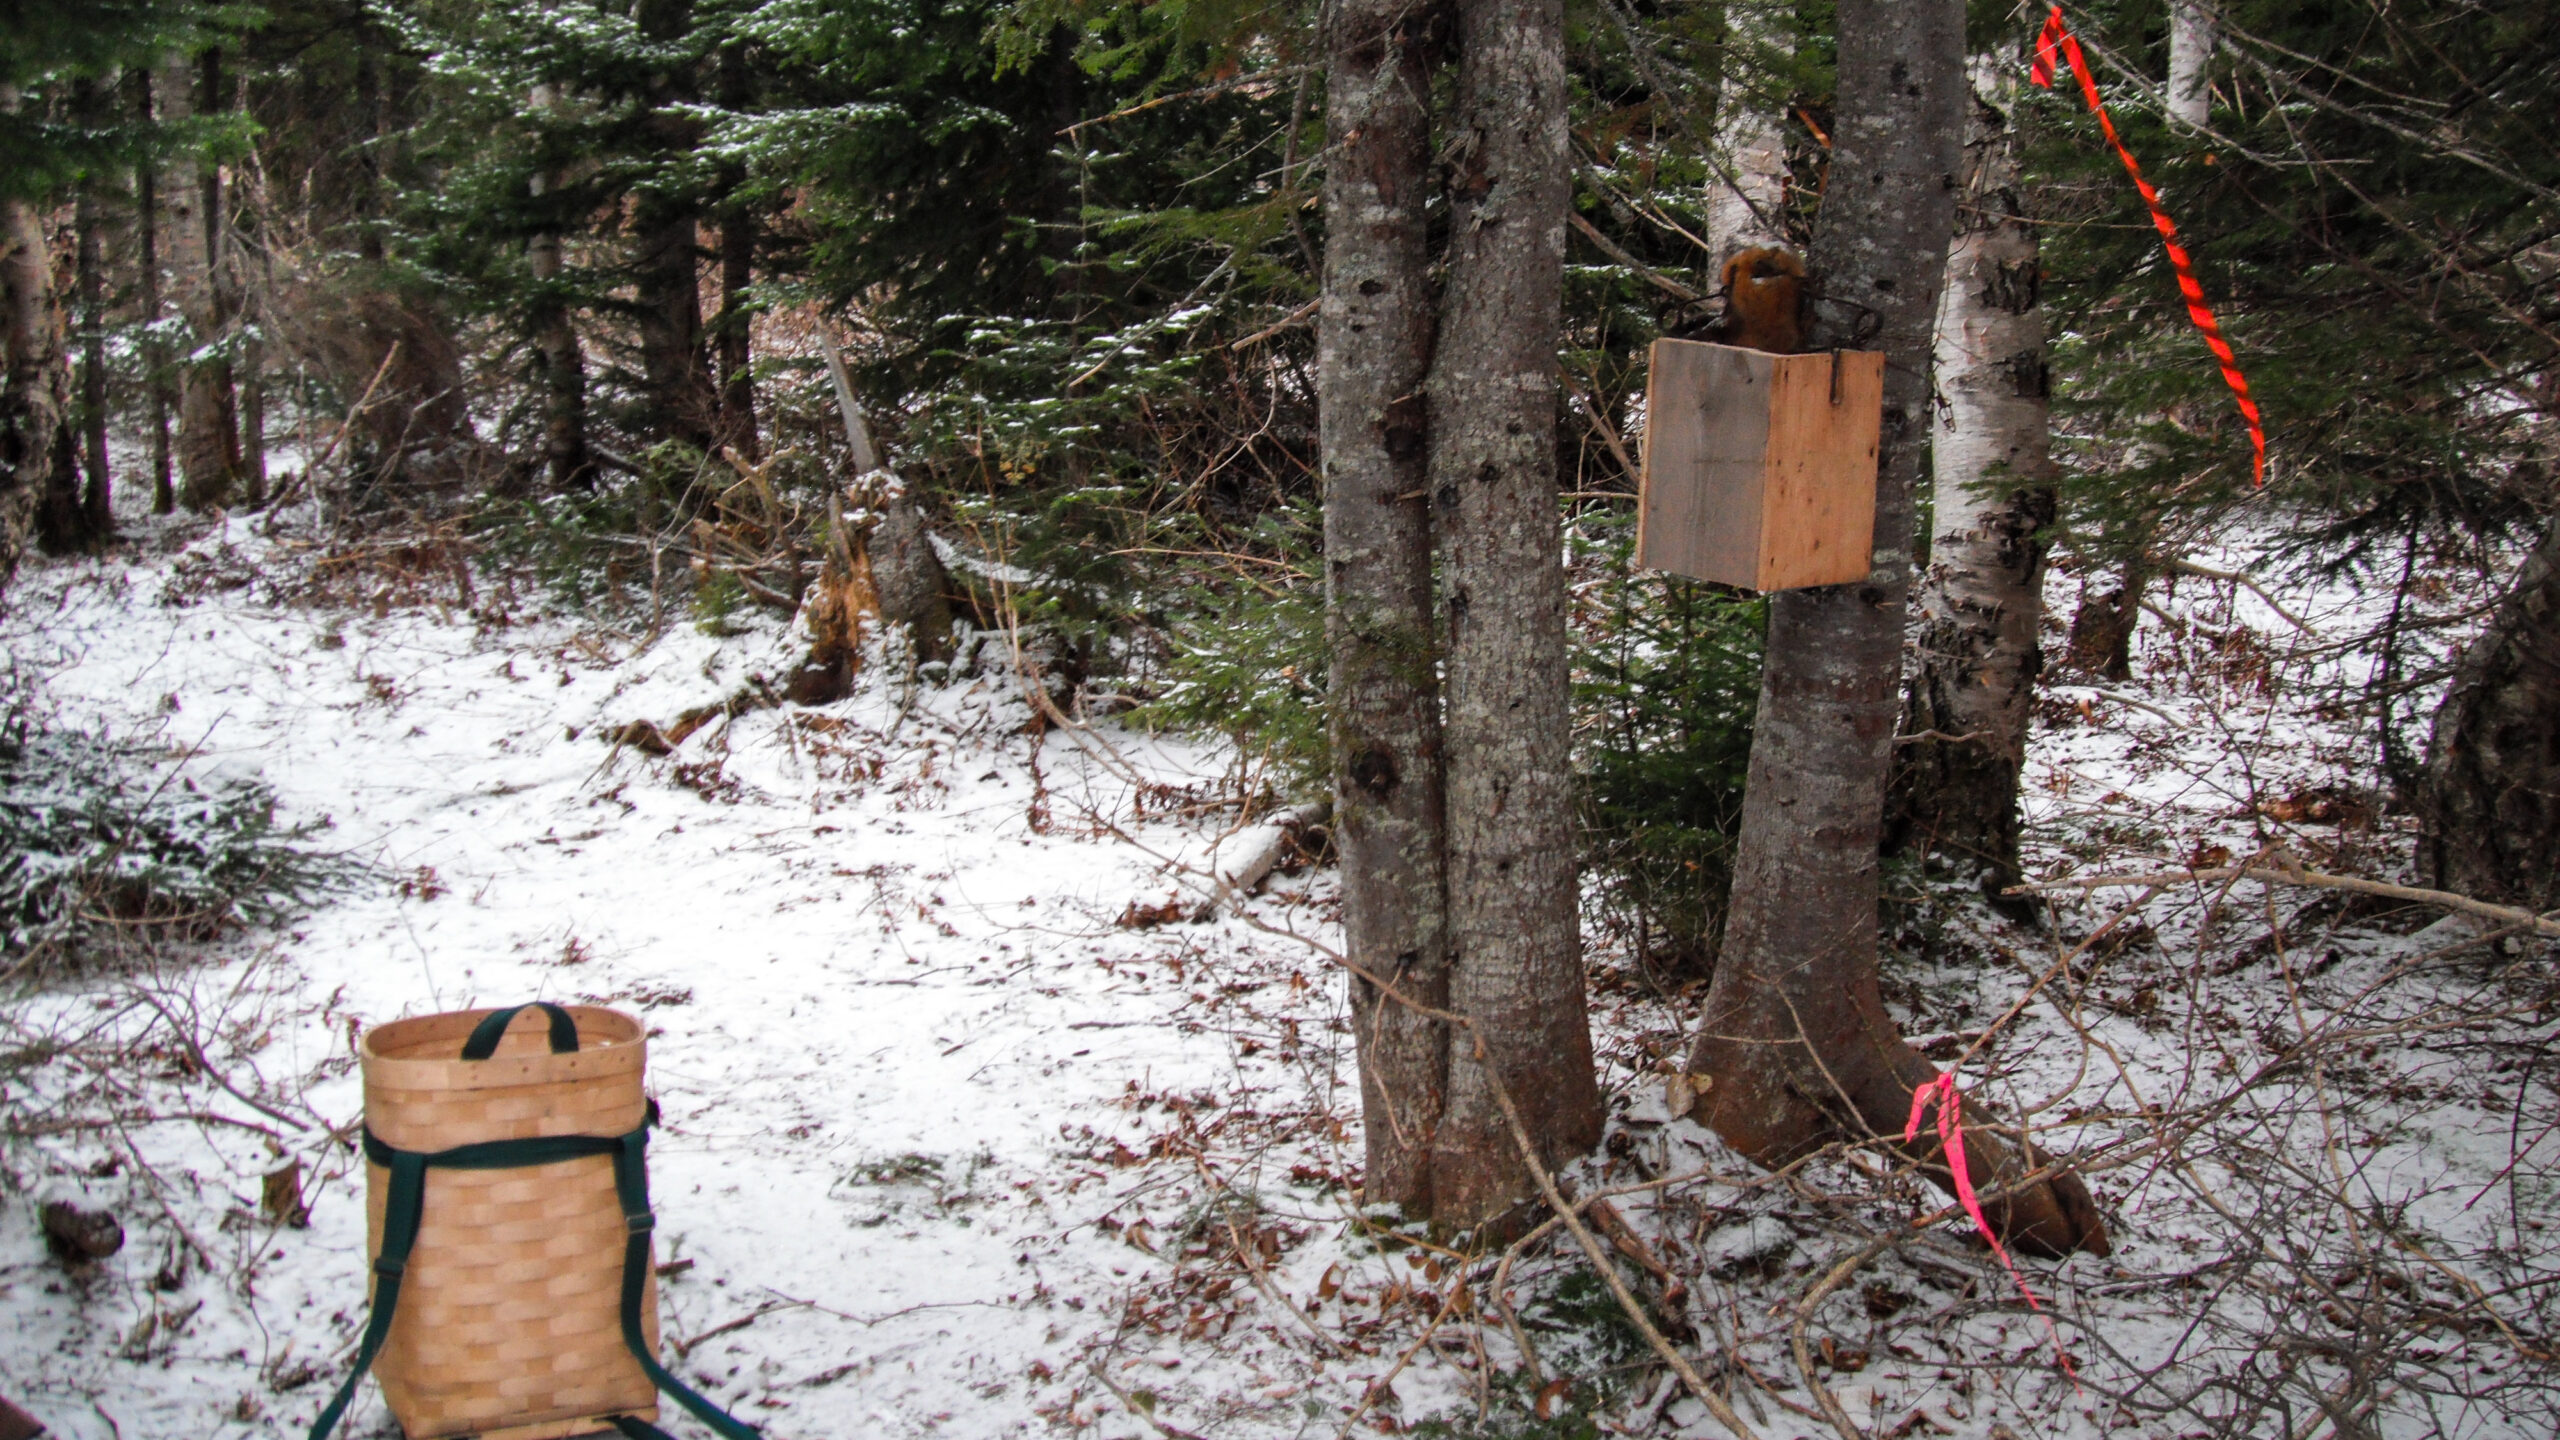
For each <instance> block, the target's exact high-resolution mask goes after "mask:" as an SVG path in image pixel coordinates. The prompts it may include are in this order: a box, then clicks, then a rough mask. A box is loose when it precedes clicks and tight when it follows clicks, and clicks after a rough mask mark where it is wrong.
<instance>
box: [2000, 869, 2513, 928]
mask: <svg viewBox="0 0 2560 1440" xmlns="http://www.w3.org/2000/svg"><path fill="white" fill-rule="evenodd" d="M2274 861H2275V863H2273V864H2269V865H2222V866H2216V867H2213V868H2210V869H2204V870H2193V869H2189V870H2154V871H2149V872H2146V873H2142V874H2134V875H2087V876H2079V877H2075V878H2072V879H2068V880H2036V881H2030V882H2028V883H2027V884H2024V885H2012V886H2010V887H2009V889H2008V892H2007V893H2009V894H2011V895H2027V894H2049V893H2052V892H2055V891H2064V890H2131V889H2137V888H2145V889H2148V888H2157V887H2161V886H2169V885H2188V884H2199V885H2200V884H2205V883H2207V882H2210V881H2217V880H2258V881H2263V882H2266V883H2268V884H2275V885H2301V886H2305V887H2307V888H2310V889H2315V890H2345V891H2349V892H2351V893H2353V894H2357V895H2379V896H2381V897H2383V898H2385V899H2390V900H2407V901H2410V902H2412V903H2415V904H2419V905H2433V906H2436V907H2437V908H2439V909H2443V910H2458V911H2460V912H2462V913H2463V914H2466V915H2477V916H2480V917H2481V918H2482V919H2486V920H2495V921H2497V922H2498V923H2500V924H2502V925H2510V926H2513V927H2515V928H2516V929H2517V930H2520V931H2530V932H2532V933H2533V934H2536V935H2542V936H2549V937H2553V938H2560V915H2536V914H2535V913H2533V912H2532V911H2530V910H2526V909H2522V908H2520V907H2518V906H2514V905H2497V904H2492V903H2491V902H2489V901H2486V900H2474V899H2472V898H2471V897H2470V896H2468V895H2457V894H2455V893H2454V892H2452V891H2450V890H2428V889H2424V888H2422V887H2420V886H2416V885H2393V884H2390V883H2389V882H2387V881H2382V880H2361V879H2358V878H2356V877H2355V876H2352V875H2330V874H2325V873H2323V872H2321V871H2318V870H2310V869H2305V868H2304V867H2303V865H2302V863H2301V862H2300V861H2297V860H2295V859H2293V857H2291V856H2289V855H2284V854H2281V853H2279V854H2277V855H2276V856H2275V857H2274Z"/></svg>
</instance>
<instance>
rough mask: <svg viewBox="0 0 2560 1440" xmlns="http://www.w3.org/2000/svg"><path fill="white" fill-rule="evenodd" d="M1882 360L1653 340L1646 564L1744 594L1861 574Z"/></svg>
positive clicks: (1856, 353)
mask: <svg viewBox="0 0 2560 1440" xmlns="http://www.w3.org/2000/svg"><path fill="white" fill-rule="evenodd" d="M1883 414H1884V356H1883V354H1882V353H1881V352H1878V351H1872V350H1846V351H1826V352H1823V353H1820V354H1814V355H1773V354H1769V353H1767V352H1765V351H1760V350H1745V349H1740V348H1737V347H1735V346H1731V345H1711V344H1707V343H1704V342H1702V341H1696V340H1656V341H1655V342H1653V360H1652V374H1651V377H1650V379H1649V381H1648V383H1647V385H1646V388H1645V437H1644V484H1643V493H1642V496H1641V499H1640V501H1639V505H1638V520H1637V527H1636V563H1637V564H1639V565H1642V566H1645V567H1647V568H1648V569H1654V570H1669V571H1671V572H1673V573H1675V574H1680V575H1687V576H1691V577H1693V578H1696V579H1699V580H1709V581H1713V582H1715V583H1716V584H1719V585H1731V586H1734V587H1736V588H1738V589H1743V590H1763V591H1765V590H1792V589H1797V588H1800V587H1803V586H1808V585H1842V584H1847V583H1849V582H1850V581H1854V580H1863V579H1865V578H1866V576H1867V572H1868V569H1869V567H1870V564H1871V561H1870V558H1869V557H1870V556H1871V555H1872V553H1873V551H1874V547H1875V515H1876V439H1877V434H1878V430H1879V427H1880V425H1881V423H1882V419H1883Z"/></svg>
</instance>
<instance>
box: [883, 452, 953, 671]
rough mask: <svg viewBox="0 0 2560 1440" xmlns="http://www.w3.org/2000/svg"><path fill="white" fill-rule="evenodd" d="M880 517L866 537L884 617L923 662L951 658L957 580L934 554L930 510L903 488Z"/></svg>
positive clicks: (889, 499) (884, 508) (885, 506)
mask: <svg viewBox="0 0 2560 1440" xmlns="http://www.w3.org/2000/svg"><path fill="white" fill-rule="evenodd" d="M879 511H880V518H879V519H878V520H877V521H875V522H873V524H872V526H871V533H870V534H868V535H866V536H864V537H863V542H862V543H863V553H864V555H865V556H866V557H867V558H868V559H869V560H870V563H871V587H872V593H873V596H874V598H875V599H876V600H877V601H878V603H879V606H880V618H881V619H882V620H883V621H885V622H887V623H889V624H891V625H899V626H904V627H905V629H906V631H907V634H908V635H909V637H911V639H912V640H913V642H914V645H915V657H916V658H917V659H919V660H944V659H948V658H950V655H951V595H950V592H951V577H950V575H949V574H948V573H947V572H946V571H944V569H943V568H942V557H941V556H940V555H938V554H936V553H935V552H934V548H933V536H932V535H931V534H930V533H928V532H927V530H926V529H925V523H924V510H923V509H922V507H920V506H918V505H917V504H916V501H915V497H914V496H912V495H910V494H908V493H906V490H905V489H904V487H900V489H899V490H898V492H897V493H896V494H894V495H891V496H888V497H887V498H885V499H883V500H882V501H881V502H880V506H879Z"/></svg>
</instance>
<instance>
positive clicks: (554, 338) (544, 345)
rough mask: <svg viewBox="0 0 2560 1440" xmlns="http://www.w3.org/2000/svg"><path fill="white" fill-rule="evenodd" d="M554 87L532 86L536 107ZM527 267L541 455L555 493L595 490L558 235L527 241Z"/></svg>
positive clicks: (536, 189)
mask: <svg viewBox="0 0 2560 1440" xmlns="http://www.w3.org/2000/svg"><path fill="white" fill-rule="evenodd" d="M559 100H560V92H559V90H558V88H557V87H555V86H551V85H536V86H534V87H533V106H534V108H535V109H536V110H548V109H550V108H551V107H552V106H554V105H556V104H558V103H559ZM553 188H554V179H553V177H552V176H551V175H550V174H548V173H545V172H539V171H538V172H536V173H535V175H534V177H533V182H532V189H533V196H534V199H535V200H536V201H537V202H539V201H541V199H542V198H543V197H544V196H546V195H548V194H550V193H551V191H552V189H553ZM525 268H526V269H527V270H528V271H530V272H531V273H532V276H533V281H534V300H533V311H532V314H531V315H530V316H528V317H527V318H528V319H529V320H530V321H531V325H530V327H529V328H530V329H531V330H532V332H533V353H534V370H535V379H536V382H537V383H538V384H539V385H540V387H541V391H542V456H543V462H544V464H545V465H546V466H547V467H548V468H549V470H550V475H551V488H552V489H554V490H588V489H593V488H594V486H595V480H596V462H595V459H594V457H593V456H591V455H589V454H588V453H587V363H586V357H585V356H584V355H583V354H581V353H580V352H579V349H578V327H577V322H576V319H575V317H574V316H573V315H572V314H571V313H570V309H569V301H568V297H567V296H566V295H565V294H563V293H562V285H561V279H560V269H561V252H560V231H559V230H558V229H557V228H551V227H546V228H544V229H541V230H537V231H535V232H534V234H533V238H532V239H530V240H528V241H526V242H525Z"/></svg>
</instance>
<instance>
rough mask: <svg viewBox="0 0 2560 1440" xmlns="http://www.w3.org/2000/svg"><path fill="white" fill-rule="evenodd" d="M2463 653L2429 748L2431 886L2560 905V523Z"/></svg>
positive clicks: (2426, 849)
mask: <svg viewBox="0 0 2560 1440" xmlns="http://www.w3.org/2000/svg"><path fill="white" fill-rule="evenodd" d="M2546 524H2547V525H2548V527H2549V528H2548V529H2547V530H2546V532H2545V534H2544V535H2543V539H2542V544H2541V546H2540V547H2539V548H2538V549H2536V551H2535V552H2534V554H2533V555H2532V556H2531V557H2530V558H2528V559H2527V560H2526V561H2525V564H2524V567H2523V568H2522V569H2521V570H2520V571H2518V572H2517V575H2516V579H2515V584H2514V585H2513V587H2512V588H2510V589H2509V590H2508V592H2507V597H2506V599H2505V600H2504V601H2502V602H2501V603H2500V604H2499V606H2498V609H2497V613H2496V614H2494V615H2492V616H2491V617H2490V619H2489V626H2488V628H2487V629H2486V630H2483V631H2482V632H2481V633H2480V635H2479V636H2478V638H2476V639H2474V640H2473V641H2472V642H2471V643H2470V645H2469V646H2467V647H2465V649H2464V650H2463V652H2462V658H2461V659H2460V660H2459V661H2458V662H2456V664H2455V667H2454V675H2453V685H2452V688H2451V689H2449V690H2448V691H2446V693H2445V698H2444V703H2443V704H2442V705H2441V706H2439V707H2438V708H2437V710H2436V716H2435V725H2434V728H2433V731H2432V732H2431V733H2430V734H2429V736H2428V738H2427V761H2426V778H2425V781H2424V782H2423V785H2422V788H2421V791H2420V806H2419V810H2420V813H2421V814H2422V815H2423V816H2424V817H2425V820H2426V834H2425V839H2424V841H2423V842H2422V846H2423V848H2422V852H2421V858H2422V859H2423V860H2424V862H2425V864H2426V868H2427V873H2428V874H2429V876H2430V877H2431V878H2430V881H2429V883H2430V884H2433V885H2435V886H2437V887H2439V888H2441V889H2445V890H2451V891H2454V892H2456V893H2458V894H2464V895H2472V896H2476V897H2478V898H2480V899H2483V900H2495V901H2499V902H2502V903H2505V904H2510V905H2522V906H2524V907H2525V908H2527V909H2530V910H2547V909H2550V908H2551V907H2552V906H2554V905H2560V520H2552V521H2548V522H2546Z"/></svg>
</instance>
